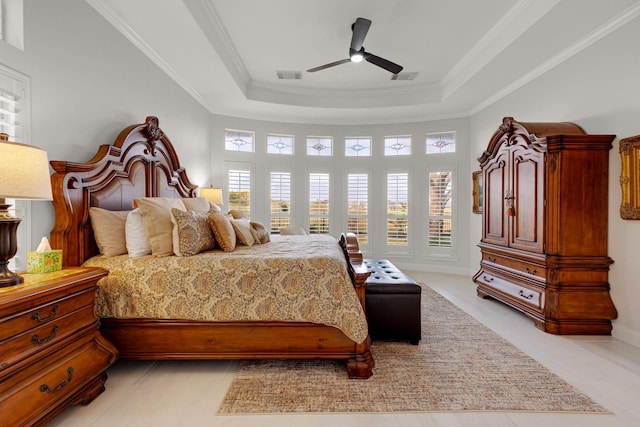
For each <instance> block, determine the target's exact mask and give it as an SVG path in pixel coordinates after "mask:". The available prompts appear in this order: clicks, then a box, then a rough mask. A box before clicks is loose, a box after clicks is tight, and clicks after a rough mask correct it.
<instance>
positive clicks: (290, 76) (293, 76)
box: [276, 71, 302, 80]
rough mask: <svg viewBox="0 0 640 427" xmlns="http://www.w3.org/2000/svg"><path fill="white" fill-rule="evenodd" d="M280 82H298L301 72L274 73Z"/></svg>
mask: <svg viewBox="0 0 640 427" xmlns="http://www.w3.org/2000/svg"><path fill="white" fill-rule="evenodd" d="M276 74H277V75H278V78H279V79H280V80H300V79H301V78H302V71H276Z"/></svg>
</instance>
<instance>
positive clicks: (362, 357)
mask: <svg viewBox="0 0 640 427" xmlns="http://www.w3.org/2000/svg"><path fill="white" fill-rule="evenodd" d="M339 242H340V247H342V250H343V252H344V254H345V257H346V259H347V265H348V268H349V275H350V276H351V280H352V281H353V287H354V288H355V290H356V293H357V294H358V299H360V304H362V309H363V310H365V315H366V305H365V290H366V286H367V283H366V281H367V278H368V277H369V275H370V274H371V273H370V272H369V269H368V268H367V267H366V266H365V265H364V263H363V262H362V252H360V246H359V245H358V238H357V237H356V235H355V234H354V233H342V234H341V235H340V240H339ZM374 366H375V361H374V360H373V356H372V355H371V338H370V337H369V335H367V338H366V339H365V340H364V342H362V343H360V344H356V350H355V357H354V358H352V359H348V360H347V373H348V374H349V378H360V379H366V378H369V377H370V376H372V375H373V368H374Z"/></svg>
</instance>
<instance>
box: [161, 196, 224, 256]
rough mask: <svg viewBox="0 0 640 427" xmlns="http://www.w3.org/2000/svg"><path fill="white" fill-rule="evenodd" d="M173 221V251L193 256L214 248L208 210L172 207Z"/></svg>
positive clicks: (177, 253)
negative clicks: (196, 210) (193, 210)
mask: <svg viewBox="0 0 640 427" xmlns="http://www.w3.org/2000/svg"><path fill="white" fill-rule="evenodd" d="M171 222H172V223H173V252H174V253H175V254H176V255H178V256H192V255H196V254H199V253H200V252H203V251H208V250H209V249H213V246H214V244H215V240H214V239H213V232H212V231H211V227H210V226H209V214H208V213H207V212H189V211H182V210H180V209H176V208H173V209H171Z"/></svg>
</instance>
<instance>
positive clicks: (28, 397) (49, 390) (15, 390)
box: [0, 338, 114, 426]
mask: <svg viewBox="0 0 640 427" xmlns="http://www.w3.org/2000/svg"><path fill="white" fill-rule="evenodd" d="M100 339H101V338H100ZM49 359H50V363H49V364H47V365H46V367H45V368H44V369H43V370H41V371H40V372H38V374H37V375H32V376H30V377H28V378H27V379H26V380H23V381H20V382H19V383H17V384H14V385H13V386H12V387H11V388H9V389H6V390H5V391H3V392H0V402H2V421H1V423H0V424H1V425H11V426H13V425H22V423H26V424H29V425H30V424H31V423H32V421H33V420H36V419H38V418H40V417H41V416H42V414H44V413H47V412H49V411H51V410H52V409H53V408H55V406H56V405H59V404H60V403H62V401H63V400H64V399H66V398H68V397H70V395H71V394H73V393H76V392H78V390H80V389H81V388H83V387H84V386H86V384H87V380H88V379H91V378H97V377H99V376H101V375H104V374H102V372H103V371H104V370H105V369H106V368H107V367H109V366H110V365H111V363H113V361H114V355H113V353H111V352H110V350H109V349H108V348H106V347H104V346H102V345H100V343H99V341H96V340H95V339H93V340H91V341H89V342H86V343H85V344H84V345H82V346H80V347H76V349H75V350H73V351H72V352H70V353H68V354H67V355H66V356H64V357H62V358H60V359H57V360H56V359H54V357H53V355H52V356H50V358H49ZM103 380H104V378H103ZM26 402H28V404H25V403H26Z"/></svg>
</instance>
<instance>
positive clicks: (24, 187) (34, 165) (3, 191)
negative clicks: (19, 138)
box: [0, 133, 53, 288]
mask: <svg viewBox="0 0 640 427" xmlns="http://www.w3.org/2000/svg"><path fill="white" fill-rule="evenodd" d="M5 199H24V200H53V197H52V194H51V179H50V177H49V161H48V159H47V152H46V151H44V150H41V149H39V148H37V147H33V146H31V145H26V144H20V143H18V142H9V135H8V134H6V133H0V288H3V287H5V286H13V285H18V284H20V283H23V282H24V279H23V278H22V277H21V276H20V275H17V274H15V273H14V272H12V271H10V270H9V261H11V258H13V257H14V256H15V254H16V252H17V251H18V237H17V232H18V225H19V224H20V218H16V217H14V216H12V215H11V214H10V213H9V207H10V206H11V205H10V204H7V203H6V201H5Z"/></svg>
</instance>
